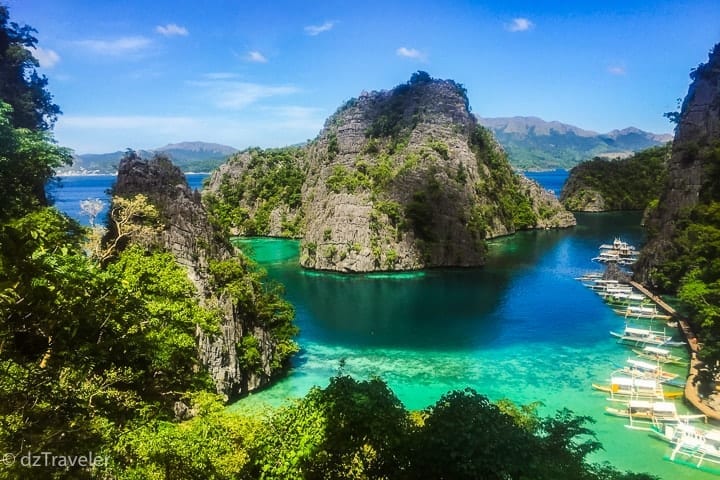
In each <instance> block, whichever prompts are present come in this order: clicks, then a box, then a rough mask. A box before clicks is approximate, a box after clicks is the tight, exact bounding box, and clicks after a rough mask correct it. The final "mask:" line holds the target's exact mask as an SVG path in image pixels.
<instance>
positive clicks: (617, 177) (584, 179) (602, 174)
mask: <svg viewBox="0 0 720 480" xmlns="http://www.w3.org/2000/svg"><path fill="white" fill-rule="evenodd" d="M669 157H670V144H667V145H664V146H661V147H653V148H649V149H647V150H643V151H642V152H638V153H636V154H635V155H633V156H632V157H630V158H626V159H623V160H607V159H603V158H595V159H593V160H591V161H589V162H584V163H581V164H580V165H578V166H577V167H574V168H573V169H572V170H570V177H569V178H568V181H567V182H566V184H565V187H564V188H563V192H562V194H561V196H560V199H561V201H562V202H563V204H564V205H565V207H566V208H568V209H569V210H577V209H579V208H582V207H583V205H584V202H583V197H582V192H583V191H584V190H587V189H590V190H593V191H596V192H598V193H599V194H600V195H601V196H602V198H603V199H604V200H605V209H606V210H643V209H645V208H646V207H647V206H648V204H649V203H650V202H651V201H652V200H654V199H657V198H658V197H659V196H660V192H661V191H662V189H663V187H664V186H665V181H666V179H667V161H668V159H669Z"/></svg>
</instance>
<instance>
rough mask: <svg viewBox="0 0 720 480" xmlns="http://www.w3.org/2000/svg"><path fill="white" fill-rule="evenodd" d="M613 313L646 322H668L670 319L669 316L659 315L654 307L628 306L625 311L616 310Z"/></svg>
mask: <svg viewBox="0 0 720 480" xmlns="http://www.w3.org/2000/svg"><path fill="white" fill-rule="evenodd" d="M613 311H614V312H615V313H617V314H618V315H622V316H624V317H625V318H645V319H648V320H655V319H659V320H670V319H671V318H672V317H671V316H670V315H665V314H664V313H660V312H659V311H658V309H657V308H655V306H647V305H628V307H627V308H625V309H619V308H616V309H613Z"/></svg>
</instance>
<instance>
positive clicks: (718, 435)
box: [705, 430, 720, 442]
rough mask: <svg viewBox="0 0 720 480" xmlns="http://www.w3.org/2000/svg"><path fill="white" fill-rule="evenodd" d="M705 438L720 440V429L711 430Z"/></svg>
mask: <svg viewBox="0 0 720 480" xmlns="http://www.w3.org/2000/svg"><path fill="white" fill-rule="evenodd" d="M705 438H707V439H708V440H715V441H716V442H718V441H720V430H710V431H709V432H707V433H706V434H705Z"/></svg>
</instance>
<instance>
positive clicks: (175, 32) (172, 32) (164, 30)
mask: <svg viewBox="0 0 720 480" xmlns="http://www.w3.org/2000/svg"><path fill="white" fill-rule="evenodd" d="M155 31H156V32H157V33H159V34H160V35H165V36H166V37H175V36H180V37H186V36H187V35H188V33H189V32H188V30H187V28H185V27H181V26H180V25H177V24H175V23H168V24H167V25H158V26H157V27H155Z"/></svg>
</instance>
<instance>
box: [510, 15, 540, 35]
mask: <svg viewBox="0 0 720 480" xmlns="http://www.w3.org/2000/svg"><path fill="white" fill-rule="evenodd" d="M534 26H535V24H534V23H533V22H531V21H530V20H528V19H527V18H522V17H519V18H513V20H512V22H510V23H509V24H508V25H506V26H505V28H506V29H507V31H509V32H525V31H527V30H530V29H531V28H533V27H534Z"/></svg>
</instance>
